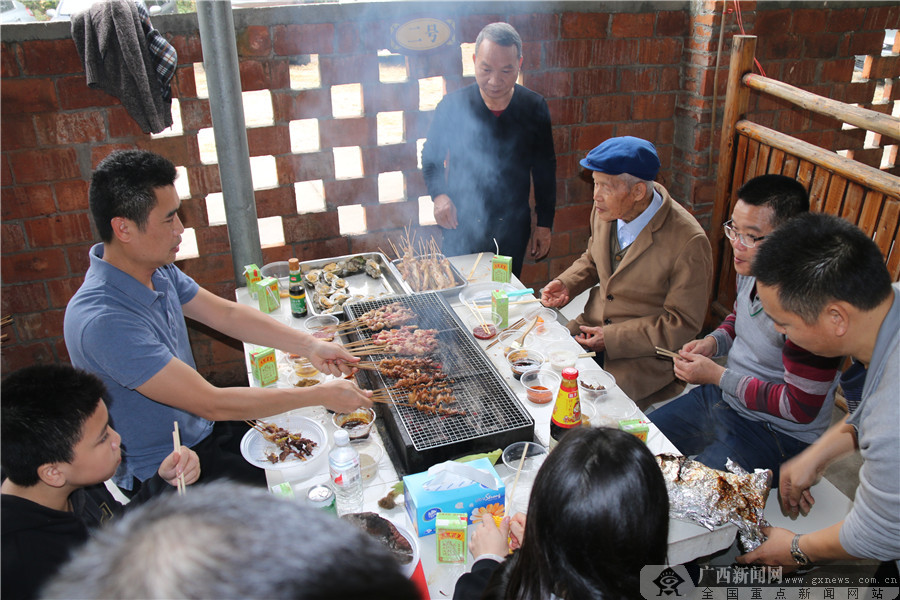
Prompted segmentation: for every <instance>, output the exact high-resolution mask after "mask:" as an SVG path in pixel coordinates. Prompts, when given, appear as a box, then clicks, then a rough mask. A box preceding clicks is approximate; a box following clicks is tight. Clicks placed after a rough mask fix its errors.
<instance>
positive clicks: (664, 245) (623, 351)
mask: <svg viewBox="0 0 900 600" xmlns="http://www.w3.org/2000/svg"><path fill="white" fill-rule="evenodd" d="M581 166H583V167H585V168H586V169H589V170H590V171H592V175H591V176H592V177H593V180H594V210H592V211H591V239H590V240H589V241H588V246H587V249H586V250H585V252H584V254H582V255H581V258H579V259H578V260H576V261H575V262H574V263H573V264H572V266H570V267H569V268H568V269H566V270H565V272H563V273H562V274H561V275H559V277H558V278H557V279H554V280H553V281H551V282H550V283H548V284H547V285H546V287H544V289H543V291H542V292H541V302H543V304H544V305H545V306H553V307H559V306H564V305H566V304H567V303H568V302H569V300H570V299H571V298H574V297H575V296H577V295H578V294H580V293H581V292H583V291H584V290H587V289H589V288H593V289H591V292H590V297H589V298H588V301H587V303H586V304H585V306H584V312H583V313H582V314H580V315H578V317H576V318H575V319H573V320H572V321H570V322H569V330H570V331H571V332H572V334H573V335H576V334H577V335H576V337H575V340H576V341H577V342H578V343H579V344H581V345H582V346H584V347H585V348H586V349H588V350H593V351H595V352H596V353H597V355H598V359H597V360H598V362H599V363H600V364H601V365H602V366H603V368H604V369H606V370H607V371H609V372H610V373H612V374H613V375H614V376H615V378H616V382H617V383H618V384H619V386H620V387H621V388H622V389H623V390H624V391H625V393H626V394H628V395H629V396H630V397H631V398H632V399H634V401H635V402H636V403H637V404H638V406H640V407H641V408H646V407H647V406H649V405H650V404H652V403H653V402H657V401H659V400H663V399H665V398H671V397H672V396H674V395H676V394H677V393H679V392H680V391H681V390H682V389H683V388H684V383H683V382H681V381H678V380H676V379H675V376H674V375H673V373H672V369H671V368H670V367H669V365H668V364H667V363H666V362H664V361H661V360H659V359H658V358H657V357H656V350H655V346H665V347H666V348H679V347H681V345H682V344H684V343H686V342H687V341H688V340H691V339H693V338H694V337H695V336H696V335H697V334H698V333H700V327H701V326H702V325H703V317H704V315H705V314H706V308H707V302H708V299H709V292H710V286H711V284H712V283H711V282H712V256H711V251H710V246H709V240H708V239H707V237H706V233H705V232H704V231H703V228H702V227H700V224H699V223H697V220H696V219H695V218H694V217H693V216H692V215H691V214H690V213H689V212H688V211H687V210H685V209H684V208H683V207H682V206H681V205H680V204H678V203H677V202H676V201H675V200H674V199H673V198H672V196H670V195H669V192H668V191H666V188H664V187H663V186H662V185H660V184H659V183H655V182H654V180H655V179H656V176H657V174H658V173H659V167H660V161H659V156H658V155H657V153H656V148H655V147H654V146H653V144H651V143H650V142H648V141H646V140H642V139H640V138H636V137H631V136H624V137H616V138H610V139H608V140H606V141H605V142H603V143H602V144H600V145H599V146H597V147H596V148H594V149H593V150H591V151H590V152H588V155H587V156H586V157H585V158H584V160H582V161H581Z"/></svg>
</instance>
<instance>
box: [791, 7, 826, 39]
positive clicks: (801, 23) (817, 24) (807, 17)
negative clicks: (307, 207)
mask: <svg viewBox="0 0 900 600" xmlns="http://www.w3.org/2000/svg"><path fill="white" fill-rule="evenodd" d="M792 12H793V15H791V32H792V33H799V34H805V35H818V34H820V33H821V32H822V31H823V30H824V29H825V22H826V20H827V17H828V16H827V15H826V12H825V11H824V10H822V9H821V8H815V9H811V8H806V9H804V8H796V9H793V11H792Z"/></svg>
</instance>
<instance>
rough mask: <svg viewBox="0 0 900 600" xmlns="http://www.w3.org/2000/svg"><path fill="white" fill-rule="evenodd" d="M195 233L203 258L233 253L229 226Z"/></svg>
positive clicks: (198, 248) (217, 226) (219, 226)
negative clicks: (229, 237) (209, 255)
mask: <svg viewBox="0 0 900 600" xmlns="http://www.w3.org/2000/svg"><path fill="white" fill-rule="evenodd" d="M258 193H259V192H257V194H258ZM295 210H296V208H295ZM194 231H195V233H196V235H197V251H198V252H199V253H200V255H201V256H203V255H206V254H220V253H223V252H230V251H231V242H230V241H229V239H228V226H227V225H212V226H209V227H198V228H196V229H195V230H194Z"/></svg>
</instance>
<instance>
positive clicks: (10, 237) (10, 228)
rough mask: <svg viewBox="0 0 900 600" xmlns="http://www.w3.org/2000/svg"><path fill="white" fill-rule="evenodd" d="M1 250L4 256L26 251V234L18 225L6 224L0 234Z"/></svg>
mask: <svg viewBox="0 0 900 600" xmlns="http://www.w3.org/2000/svg"><path fill="white" fill-rule="evenodd" d="M0 249H2V251H3V253H4V254H9V253H11V252H21V251H22V250H24V249H25V233H24V232H23V231H22V226H21V225H19V224H18V223H15V224H10V223H4V224H3V225H2V233H0Z"/></svg>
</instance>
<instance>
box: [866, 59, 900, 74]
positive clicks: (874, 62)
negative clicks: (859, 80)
mask: <svg viewBox="0 0 900 600" xmlns="http://www.w3.org/2000/svg"><path fill="white" fill-rule="evenodd" d="M898 76H900V56H898V55H894V56H867V57H866V62H865V66H864V67H863V77H865V78H866V79H888V78H894V77H898Z"/></svg>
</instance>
